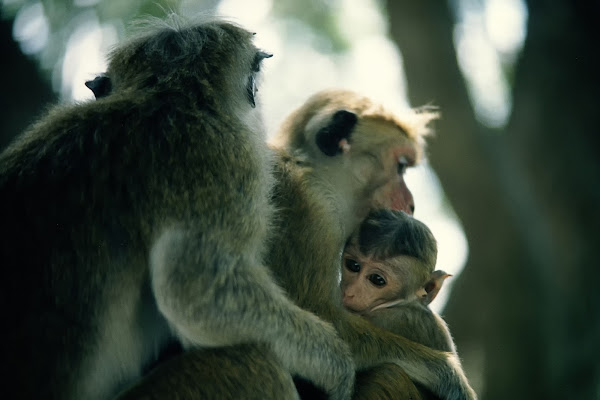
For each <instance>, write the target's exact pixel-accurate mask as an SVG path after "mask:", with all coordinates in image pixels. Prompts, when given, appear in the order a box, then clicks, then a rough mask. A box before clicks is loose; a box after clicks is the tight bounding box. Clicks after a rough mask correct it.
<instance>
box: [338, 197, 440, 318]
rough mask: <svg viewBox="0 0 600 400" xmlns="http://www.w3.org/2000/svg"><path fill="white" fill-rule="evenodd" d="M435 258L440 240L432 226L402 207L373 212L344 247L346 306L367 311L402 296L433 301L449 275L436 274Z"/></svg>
mask: <svg viewBox="0 0 600 400" xmlns="http://www.w3.org/2000/svg"><path fill="white" fill-rule="evenodd" d="M436 258H437V243H436V240H435V237H434V236H433V234H432V233H431V231H430V230H429V228H428V227H427V225H425V224H424V223H422V222H421V221H419V220H417V219H415V218H413V217H411V216H410V215H408V214H406V213H404V212H402V211H394V210H386V209H381V210H375V211H372V212H371V213H370V214H369V216H368V217H367V218H366V219H365V220H364V221H363V222H362V223H361V225H360V227H359V228H358V229H357V231H356V232H355V233H354V234H353V235H352V236H351V237H350V239H349V240H348V243H347V245H346V248H345V250H344V254H343V257H342V259H343V261H342V281H341V290H342V295H343V303H344V306H345V307H346V308H348V309H350V310H352V311H355V312H362V313H364V312H369V311H372V310H375V309H378V308H383V307H390V306H391V305H394V304H398V302H400V301H404V302H406V301H413V300H416V299H419V300H421V299H422V300H423V301H426V300H427V303H426V304H425V305H427V304H429V302H431V300H433V297H435V295H437V292H438V291H439V287H441V283H440V282H443V279H445V277H444V278H442V279H441V281H440V280H439V278H440V277H438V275H437V274H436V275H435V277H434V276H433V275H432V272H433V269H434V267H435V263H436ZM437 272H439V271H436V273H437ZM434 278H435V279H434ZM436 289H437V290H436Z"/></svg>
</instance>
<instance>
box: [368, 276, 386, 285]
mask: <svg viewBox="0 0 600 400" xmlns="http://www.w3.org/2000/svg"><path fill="white" fill-rule="evenodd" d="M368 279H369V281H370V282H371V283H372V284H373V285H375V286H378V287H382V286H385V285H386V284H387V282H386V281H385V278H384V277H383V276H381V275H379V274H371V275H369V276H368Z"/></svg>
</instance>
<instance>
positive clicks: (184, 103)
mask: <svg viewBox="0 0 600 400" xmlns="http://www.w3.org/2000/svg"><path fill="white" fill-rule="evenodd" d="M252 36H253V35H252V34H251V33H249V32H247V31H245V30H243V29H241V28H240V27H238V26H236V25H233V24H230V23H225V22H218V21H214V22H206V23H204V24H200V25H193V26H188V25H185V24H183V25H181V26H179V25H178V24H177V21H176V20H174V21H173V24H172V25H163V26H161V27H159V28H157V29H155V30H154V31H152V32H151V33H149V34H146V35H142V36H140V37H138V38H136V39H134V40H132V41H130V42H129V43H127V44H125V45H123V46H121V47H119V48H118V49H116V50H115V51H114V52H113V53H112V56H111V60H110V63H109V67H108V71H107V75H106V78H102V80H101V81H100V82H102V83H103V85H101V86H100V87H97V86H96V87H95V94H96V95H97V97H98V100H97V101H90V102H85V103H80V104H75V105H68V106H63V107H57V108H55V109H53V110H51V111H50V112H49V113H48V114H47V115H46V116H45V117H44V118H42V119H41V120H40V121H39V122H38V123H36V124H34V125H33V126H32V127H31V128H30V129H29V130H28V131H27V132H26V133H24V135H22V136H20V137H19V138H18V139H16V141H15V142H14V143H12V144H11V145H10V146H9V147H8V148H7V149H6V150H5V151H4V152H3V153H2V154H0V221H1V223H0V265H1V266H2V273H3V278H2V280H1V287H0V312H1V314H2V316H3V320H4V322H5V328H4V329H2V330H1V332H2V333H1V334H0V335H1V337H0V357H2V360H1V366H0V376H1V379H2V382H0V393H1V395H0V397H3V398H17V399H86V400H96V399H98V400H100V399H107V398H111V397H112V396H114V395H115V394H116V393H117V392H118V391H119V390H120V389H122V388H123V387H126V386H128V385H130V384H131V383H132V382H134V381H136V380H137V379H139V377H140V376H141V374H142V370H143V368H144V367H145V366H147V365H148V364H152V363H153V362H155V361H156V358H157V354H158V353H159V351H160V350H161V349H162V348H164V347H165V346H167V345H168V344H169V343H171V342H172V341H174V340H177V341H180V342H181V343H182V344H183V345H184V347H186V348H188V349H190V348H205V347H215V346H226V345H236V344H240V343H243V342H252V343H261V344H262V346H261V349H263V350H264V351H266V354H267V356H266V357H267V358H268V360H269V361H270V362H269V363H266V364H263V365H262V366H259V364H258V363H255V364H254V366H253V367H252V368H254V372H261V370H260V368H264V372H263V375H265V374H268V375H272V371H273V370H280V371H285V372H286V374H287V375H285V374H280V375H279V378H278V379H277V382H276V384H277V385H278V386H277V388H279V389H280V390H283V391H284V393H285V391H287V393H288V395H289V397H293V396H295V391H294V387H293V382H292V380H291V377H290V376H289V372H291V373H294V374H299V375H300V376H303V377H305V378H307V379H309V380H310V381H313V382H315V383H316V384H317V385H320V386H321V385H322V386H323V387H325V389H326V391H327V392H328V393H329V394H330V395H331V397H332V398H335V399H339V400H341V399H345V398H347V397H349V396H350V393H351V392H350V391H351V388H352V380H353V375H354V367H353V362H352V359H351V357H350V353H349V351H348V348H347V346H346V345H345V344H344V343H343V342H342V341H341V340H340V339H339V338H338V337H337V334H336V332H335V330H334V328H333V327H332V326H331V325H330V324H327V323H325V322H323V321H322V320H320V319H319V318H317V317H315V316H314V315H313V314H312V313H310V312H308V311H305V310H302V309H301V308H299V307H298V306H296V305H294V304H293V303H292V302H290V301H289V299H288V298H287V297H286V296H285V295H284V294H283V291H282V290H281V289H280V287H278V286H277V285H276V284H275V283H274V281H273V279H272V278H271V275H270V273H269V271H268V270H267V268H266V267H265V266H264V265H263V264H262V255H263V252H264V249H265V238H266V233H267V229H268V227H269V221H270V214H271V205H270V204H269V192H270V188H271V184H272V176H271V161H270V157H269V153H268V151H267V149H266V144H265V138H264V133H263V132H262V127H261V124H260V114H259V113H258V110H257V109H255V106H256V99H255V95H256V79H257V75H258V72H259V67H260V63H261V61H262V59H263V58H265V57H269V55H268V54H266V53H264V52H262V51H259V50H258V49H257V48H256V47H255V46H254V45H253V44H252ZM106 79H108V81H107V80H106ZM92 87H94V85H92ZM242 347H243V346H242ZM247 353H248V352H246V354H247ZM250 354H251V355H252V354H257V353H256V352H252V351H250ZM259 354H260V353H259ZM208 356H209V355H208V354H207V357H208ZM255 358H256V357H255ZM256 368H258V369H259V371H256ZM288 371H289V372H288ZM225 375H226V374H223V376H225ZM274 385H275V384H274ZM7 392H8V393H7ZM280 394H281V393H280ZM170 398H174V397H170ZM273 398H276V397H275V395H274V397H273Z"/></svg>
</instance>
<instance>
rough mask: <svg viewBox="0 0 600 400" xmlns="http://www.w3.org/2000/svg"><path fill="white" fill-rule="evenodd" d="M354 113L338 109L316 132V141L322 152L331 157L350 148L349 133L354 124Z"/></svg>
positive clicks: (355, 120) (356, 119)
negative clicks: (326, 123)
mask: <svg viewBox="0 0 600 400" xmlns="http://www.w3.org/2000/svg"><path fill="white" fill-rule="evenodd" d="M357 121H358V118H357V117H356V114H355V113H353V112H351V111H348V110H338V111H336V112H335V114H333V117H332V118H331V121H330V122H329V124H328V125H326V126H324V127H323V128H321V129H320V130H319V131H318V132H317V136H316V143H317V146H318V147H319V150H321V151H322V152H323V154H325V155H327V156H330V157H333V156H335V155H336V154H338V153H340V152H344V153H347V152H348V151H349V150H350V144H349V139H350V134H351V133H352V130H353V129H354V127H355V126H356V123H357Z"/></svg>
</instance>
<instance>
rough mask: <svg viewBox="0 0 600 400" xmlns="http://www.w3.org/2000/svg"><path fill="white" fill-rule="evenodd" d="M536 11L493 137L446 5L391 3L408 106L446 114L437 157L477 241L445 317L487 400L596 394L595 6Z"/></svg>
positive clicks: (433, 148)
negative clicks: (509, 103)
mask: <svg viewBox="0 0 600 400" xmlns="http://www.w3.org/2000/svg"><path fill="white" fill-rule="evenodd" d="M596 4H597V3H596ZM550 5H552V6H550ZM529 7H530V13H529V34H528V37H527V40H526V44H525V47H524V50H523V53H522V58H521V60H520V63H519V65H518V68H517V73H516V80H515V89H514V112H513V115H512V117H511V120H510V122H509V124H508V126H507V128H506V129H505V131H504V132H500V133H497V132H494V133H492V132H490V131H489V130H488V129H486V128H484V127H482V126H481V125H479V124H478V123H477V121H476V120H475V116H474V113H473V108H472V106H471V104H470V102H469V98H468V96H467V91H466V87H465V84H464V81H463V78H462V76H461V73H460V71H459V68H458V65H457V61H456V55H455V51H454V46H453V43H452V31H453V20H452V16H451V13H450V11H449V8H448V6H447V4H446V3H441V2H438V1H431V0H422V1H418V2H415V1H408V0H394V1H389V2H388V11H389V17H390V21H391V36H392V38H393V39H394V40H395V41H396V42H397V44H398V45H399V48H400V50H401V52H402V54H403V58H404V67H405V72H406V76H407V81H408V87H409V98H410V101H411V103H412V104H414V105H421V104H424V103H433V104H435V105H437V106H439V107H440V109H441V112H442V119H441V121H439V123H438V124H437V126H436V128H437V131H438V132H439V134H438V135H437V137H435V138H434V140H433V141H432V142H431V144H430V151H429V153H430V157H429V158H430V162H431V164H432V166H433V168H434V169H435V171H436V173H437V174H438V176H439V178H440V181H441V183H442V185H443V187H444V190H445V192H446V194H447V196H448V198H449V200H450V202H451V203H452V206H453V207H454V209H455V211H456V213H457V215H458V217H459V219H460V221H461V223H462V224H463V227H464V229H465V234H466V236H467V239H468V241H469V259H468V262H467V265H466V267H465V270H464V271H463V273H462V274H461V276H460V277H459V278H458V279H457V281H456V282H455V285H454V290H453V293H452V296H451V298H450V301H449V303H448V306H447V308H446V312H445V317H446V320H447V321H448V322H449V324H450V327H451V330H452V332H453V334H454V336H455V339H456V342H457V346H458V349H459V353H460V354H461V356H462V357H463V359H464V364H465V368H466V370H467V374H468V376H469V377H470V378H471V380H472V383H473V384H474V386H475V387H476V390H478V392H479V393H480V395H481V397H482V398H485V399H496V398H498V399H504V398H512V399H518V398H523V399H525V398H527V399H531V398H547V399H553V398H556V399H559V398H560V399H564V398H574V399H575V398H577V399H584V398H594V394H595V395H596V396H597V395H598V382H599V380H598V377H599V374H598V366H597V365H598V363H597V362H596V361H595V360H597V359H598V355H599V351H598V347H599V345H598V343H599V342H598V341H597V340H595V341H594V340H593V339H592V338H593V337H598V336H599V335H598V330H599V329H598V328H599V327H598V325H599V320H598V310H599V309H600V308H599V307H598V305H599V301H598V298H599V296H598V295H597V294H595V293H594V292H595V291H593V290H589V288H586V287H585V286H584V284H585V282H587V281H589V280H590V279H594V278H598V277H599V276H598V275H599V272H598V268H597V267H596V266H595V265H597V264H598V263H597V261H596V262H594V261H595V260H594V258H592V257H593V249H594V243H593V242H594V241H597V239H595V236H596V233H595V230H597V228H598V226H599V224H598V223H599V222H600V218H598V211H597V205H598V204H599V203H600V195H599V185H598V181H599V177H600V168H599V162H598V160H599V158H598V157H597V155H598V141H599V137H598V126H599V124H598V122H599V121H597V119H598V113H597V112H596V113H594V110H593V108H594V107H595V106H596V105H597V104H598V102H597V99H595V98H593V97H595V96H597V88H598V87H600V85H598V71H600V68H598V59H597V52H596V51H594V50H592V49H591V48H590V44H591V43H590V39H591V38H594V37H598V36H597V33H598V32H597V30H598V28H597V26H598V24H597V21H596V22H595V23H594V18H596V19H597V16H598V15H599V13H598V10H597V8H598V6H597V5H592V4H591V3H590V4H588V5H583V4H581V3H578V4H577V5H576V4H574V3H571V2H568V1H562V2H552V3H551V2H550V1H548V0H546V1H544V0H532V1H531V2H530V4H529ZM593 71H596V72H595V73H594V72H593ZM592 88H595V89H592ZM417 210H418V207H417ZM594 227H595V228H596V229H595V230H594ZM590 321H591V323H590ZM573 371H577V372H576V373H574V372H573Z"/></svg>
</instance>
